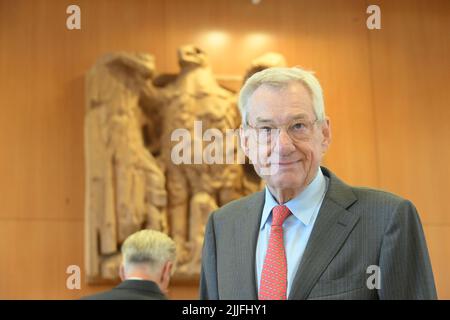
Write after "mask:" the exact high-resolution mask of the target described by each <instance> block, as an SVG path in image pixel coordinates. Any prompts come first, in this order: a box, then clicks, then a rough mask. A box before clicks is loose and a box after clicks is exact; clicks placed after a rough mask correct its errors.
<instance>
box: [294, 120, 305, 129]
mask: <svg viewBox="0 0 450 320" xmlns="http://www.w3.org/2000/svg"><path fill="white" fill-rule="evenodd" d="M305 128H306V124H305V123H303V122H297V123H294V124H293V125H292V129H294V130H303V129H305Z"/></svg>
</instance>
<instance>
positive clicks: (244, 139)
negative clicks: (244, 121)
mask: <svg viewBox="0 0 450 320" xmlns="http://www.w3.org/2000/svg"><path fill="white" fill-rule="evenodd" d="M239 143H240V145H241V148H242V151H244V154H245V155H246V156H247V157H248V154H249V152H248V134H247V132H246V130H245V129H244V127H243V126H242V125H241V126H240V127H239Z"/></svg>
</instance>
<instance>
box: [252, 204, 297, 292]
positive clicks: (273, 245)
mask: <svg viewBox="0 0 450 320" xmlns="http://www.w3.org/2000/svg"><path fill="white" fill-rule="evenodd" d="M290 214H291V212H290V211H289V209H288V207H286V206H276V207H274V208H273V210H272V227H271V228H270V237H269V245H268V246H267V251H266V257H265V259H264V264H263V269H262V273H261V284H260V286H259V300H286V291H287V262H286V253H285V251H284V244H283V222H284V220H285V219H286V218H287V217H288V216H289V215H290Z"/></svg>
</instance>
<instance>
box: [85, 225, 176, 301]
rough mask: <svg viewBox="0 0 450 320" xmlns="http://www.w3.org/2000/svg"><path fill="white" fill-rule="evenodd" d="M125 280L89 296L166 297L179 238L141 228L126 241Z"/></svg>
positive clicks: (104, 297)
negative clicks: (176, 241) (176, 239)
mask: <svg viewBox="0 0 450 320" xmlns="http://www.w3.org/2000/svg"><path fill="white" fill-rule="evenodd" d="M122 255H123V262H122V265H121V266H120V278H121V279H122V281H123V282H122V283H121V284H119V285H118V286H117V287H115V288H113V289H112V290H110V291H107V292H103V293H99V294H96V295H92V296H89V297H86V298H85V299H87V300H166V299H167V297H166V295H165V294H167V292H168V286H169V280H170V277H171V275H172V273H173V270H174V264H175V260H176V252H175V242H174V241H173V240H172V239H171V238H169V237H168V236H167V235H165V234H164V233H161V232H159V231H155V230H141V231H138V232H136V233H134V234H132V235H131V236H129V237H128V238H127V239H126V240H125V241H124V243H123V245H122Z"/></svg>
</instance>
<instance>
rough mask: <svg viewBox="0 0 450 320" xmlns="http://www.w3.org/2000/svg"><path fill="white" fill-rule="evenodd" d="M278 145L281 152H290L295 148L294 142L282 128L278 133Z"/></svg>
mask: <svg viewBox="0 0 450 320" xmlns="http://www.w3.org/2000/svg"><path fill="white" fill-rule="evenodd" d="M277 147H278V148H279V151H278V152H279V153H280V154H289V153H291V152H292V151H294V150H295V146H294V143H293V141H292V139H291V137H290V136H289V134H288V133H287V131H286V130H284V129H281V130H280V132H279V134H278V139H277Z"/></svg>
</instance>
